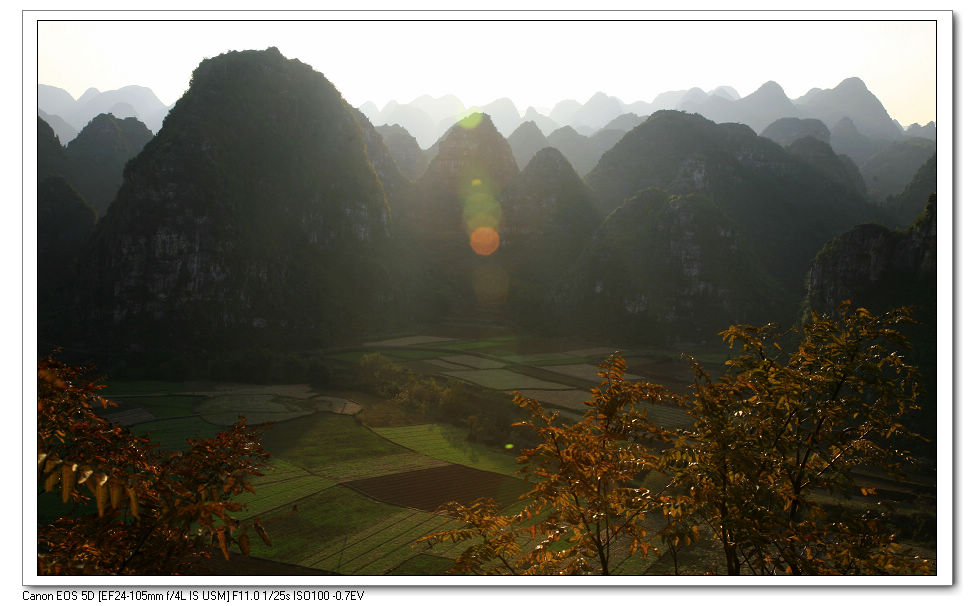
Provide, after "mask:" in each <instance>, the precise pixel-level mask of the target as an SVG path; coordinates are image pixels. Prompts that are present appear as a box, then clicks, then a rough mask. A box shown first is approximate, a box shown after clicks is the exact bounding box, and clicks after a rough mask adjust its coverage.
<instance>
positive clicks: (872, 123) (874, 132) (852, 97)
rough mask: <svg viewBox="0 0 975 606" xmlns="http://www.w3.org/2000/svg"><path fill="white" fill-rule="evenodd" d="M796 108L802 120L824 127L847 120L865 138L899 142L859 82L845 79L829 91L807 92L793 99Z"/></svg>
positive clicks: (883, 112) (896, 132) (877, 103)
mask: <svg viewBox="0 0 975 606" xmlns="http://www.w3.org/2000/svg"><path fill="white" fill-rule="evenodd" d="M796 106H797V107H798V108H799V109H800V110H801V111H802V116H803V117H805V118H816V119H817V120H820V121H822V122H824V123H826V124H835V123H836V122H838V121H839V120H841V119H843V118H849V119H850V120H851V121H852V122H853V123H854V124H855V125H856V128H857V130H858V131H859V132H860V133H862V134H864V135H866V136H867V137H871V138H880V139H899V138H900V137H901V136H902V135H903V131H902V130H901V129H900V128H899V127H898V126H897V125H896V124H894V121H893V120H891V119H890V115H889V114H888V113H887V110H886V109H884V106H883V104H882V103H881V102H880V100H879V99H877V97H875V96H874V94H873V93H871V92H870V90H868V89H867V85H866V84H865V83H864V82H863V80H861V79H860V78H847V79H846V80H843V81H842V82H840V83H839V84H838V85H837V86H836V88H832V89H825V90H822V89H813V90H810V91H809V92H808V93H806V94H805V95H803V96H801V97H799V98H798V99H796Z"/></svg>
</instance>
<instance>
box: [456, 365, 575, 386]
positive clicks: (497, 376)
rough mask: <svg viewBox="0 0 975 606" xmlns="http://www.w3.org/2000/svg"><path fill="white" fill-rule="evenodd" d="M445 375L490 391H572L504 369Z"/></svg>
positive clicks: (463, 371) (556, 384) (557, 384)
mask: <svg viewBox="0 0 975 606" xmlns="http://www.w3.org/2000/svg"><path fill="white" fill-rule="evenodd" d="M443 374H445V375H448V376H451V377H454V378H457V379H462V380H464V381H469V382H471V383H474V384H476V385H480V386H481V387H487V388H488V389H498V390H502V391H512V390H515V389H571V388H570V387H569V386H568V385H562V384H561V383H553V382H551V381H543V380H542V379H536V378H535V377H529V376H526V375H523V374H519V373H517V372H513V371H510V370H506V369H503V368H490V369H486V370H452V371H446V372H444V373H443Z"/></svg>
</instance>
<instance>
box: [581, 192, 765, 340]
mask: <svg viewBox="0 0 975 606" xmlns="http://www.w3.org/2000/svg"><path fill="white" fill-rule="evenodd" d="M756 259H757V257H756V255H755V253H754V251H753V250H752V249H751V247H750V245H749V243H748V239H747V238H746V237H744V234H742V233H741V230H740V229H738V228H737V227H736V225H735V223H734V222H733V221H732V220H730V219H729V218H728V217H727V216H726V215H725V214H724V213H723V212H722V211H721V209H720V208H719V207H718V205H717V204H715V203H714V202H712V201H711V200H710V199H709V198H708V197H707V196H704V195H699V194H689V195H683V196H671V195H668V194H667V193H665V192H663V191H661V190H659V189H654V188H650V189H646V190H643V191H641V192H639V193H637V194H636V195H634V196H633V197H631V198H629V199H627V200H626V201H625V202H623V204H622V205H620V206H619V208H617V209H616V210H614V211H613V212H612V213H611V214H610V215H609V216H608V217H607V218H606V220H605V221H604V222H603V224H602V225H601V226H600V227H599V229H598V230H597V232H596V234H595V235H594V236H593V239H592V241H591V243H590V244H589V245H588V246H587V247H586V249H585V250H584V252H583V253H582V255H581V256H580V259H579V261H578V262H577V263H576V265H575V267H574V269H573V270H572V276H573V278H572V280H571V282H570V283H569V284H570V285H569V287H568V288H567V289H566V290H565V291H564V294H563V295H562V297H563V303H564V305H565V307H566V308H567V309H568V310H569V318H568V322H571V324H569V325H571V326H573V327H577V326H578V327H579V328H580V329H581V330H582V331H584V332H586V333H590V334H598V335H601V336H603V337H604V338H605V337H609V338H613V339H616V340H622V341H624V342H640V343H660V344H664V343H670V344H672V343H675V342H681V343H688V342H693V343H697V342H701V341H711V340H713V339H714V335H715V334H716V333H717V331H719V330H723V329H725V328H727V327H728V325H729V324H732V323H737V322H764V321H767V320H768V318H769V312H770V310H771V308H772V307H773V302H779V300H780V299H781V298H782V293H781V292H779V291H778V290H777V288H776V286H775V285H774V284H773V283H772V281H771V280H770V279H769V278H768V276H767V275H766V274H765V272H764V270H763V269H762V267H761V265H760V264H759V263H758V262H757V260H756Z"/></svg>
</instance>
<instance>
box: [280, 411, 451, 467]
mask: <svg viewBox="0 0 975 606" xmlns="http://www.w3.org/2000/svg"><path fill="white" fill-rule="evenodd" d="M264 448H265V449H266V450H267V451H268V452H269V453H271V454H272V455H274V456H276V457H280V458H281V459H283V460H285V461H288V462H289V463H292V464H294V465H295V466H297V467H300V468H302V469H305V470H308V471H311V472H314V473H317V474H319V475H323V476H326V477H328V478H331V479H334V480H349V479H354V478H363V477H371V476H375V475H383V474H388V473H395V472H399V471H404V470H411V469H421V468H424V467H433V466H438V465H445V464H446V463H445V462H444V461H438V460H437V459H434V458H432V457H428V456H426V455H423V454H420V453H417V452H413V451H411V450H408V449H406V448H403V447H402V446H400V445H398V444H395V443H393V442H390V441H389V440H386V439H383V438H382V437H380V436H379V435H377V434H376V433H374V432H372V431H370V430H369V429H368V428H367V427H364V426H362V425H360V424H359V423H358V422H357V421H356V419H354V418H353V417H350V416H348V415H338V414H333V413H328V412H319V413H315V414H314V415H311V416H308V417H304V418H302V419H296V420H291V421H287V422H284V423H278V424H275V425H273V426H271V428H270V429H269V430H268V431H267V432H266V433H265V434H264Z"/></svg>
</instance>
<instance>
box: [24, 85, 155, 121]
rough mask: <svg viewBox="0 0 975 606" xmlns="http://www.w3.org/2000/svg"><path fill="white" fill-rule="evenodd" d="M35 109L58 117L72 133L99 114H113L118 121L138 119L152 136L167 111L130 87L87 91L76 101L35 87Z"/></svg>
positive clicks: (145, 91) (150, 96) (140, 89)
mask: <svg viewBox="0 0 975 606" xmlns="http://www.w3.org/2000/svg"><path fill="white" fill-rule="evenodd" d="M37 107H38V109H40V110H43V111H44V112H46V113H48V114H52V115H57V116H60V117H61V118H63V119H64V120H65V122H67V123H68V124H69V125H70V126H71V127H72V128H74V129H75V130H76V131H80V130H81V129H82V128H84V126H85V125H86V124H88V122H89V121H91V119H92V118H94V117H95V116H97V115H99V114H107V113H114V114H115V116H116V117H118V118H128V117H135V118H138V119H139V120H140V121H141V122H143V123H144V124H145V125H146V126H147V127H149V129H150V130H152V131H153V132H155V131H158V130H159V128H160V126H162V120H163V118H165V116H166V113H167V110H168V108H167V107H166V106H165V105H164V104H163V102H162V101H160V100H159V98H158V97H156V95H155V93H153V92H152V90H150V89H148V88H146V87H144V86H134V85H133V86H124V87H122V88H120V89H117V90H110V91H105V92H101V91H99V90H98V89H96V88H89V89H88V90H86V91H85V93H84V94H83V95H81V96H80V97H78V99H77V101H76V100H74V99H72V98H71V95H70V94H68V93H67V91H64V90H62V89H59V88H57V87H53V86H46V85H43V84H39V85H38V86H37Z"/></svg>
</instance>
